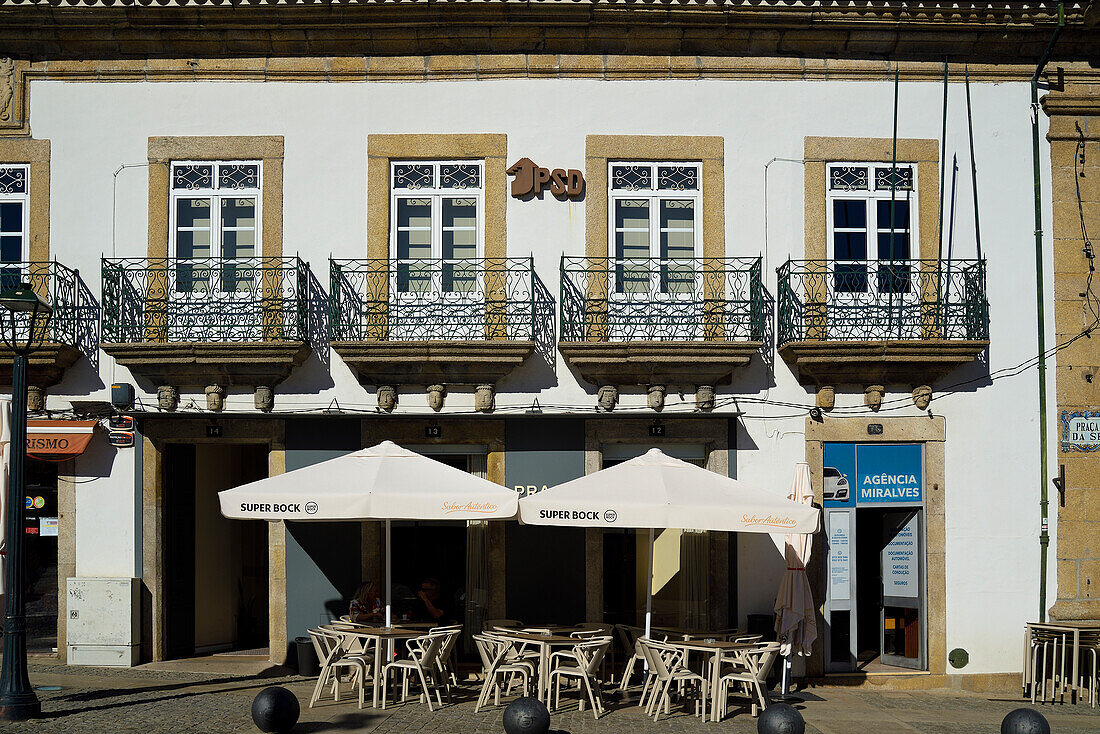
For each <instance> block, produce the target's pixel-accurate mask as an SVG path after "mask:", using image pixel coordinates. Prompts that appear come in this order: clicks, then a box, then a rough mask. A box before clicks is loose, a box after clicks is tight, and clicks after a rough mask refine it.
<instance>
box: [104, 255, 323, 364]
mask: <svg viewBox="0 0 1100 734" xmlns="http://www.w3.org/2000/svg"><path fill="white" fill-rule="evenodd" d="M308 282H309V265H308V264H307V263H305V262H304V261H302V260H301V259H299V258H297V257H286V258H277V257H265V258H256V259H250V260H229V259H225V258H208V259H203V260H180V259H175V258H152V259H148V260H146V259H130V260H108V259H104V260H103V341H104V342H107V343H137V342H251V341H307V310H308V303H307V293H308V290H307V289H308Z"/></svg>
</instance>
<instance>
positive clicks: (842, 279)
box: [833, 263, 867, 293]
mask: <svg viewBox="0 0 1100 734" xmlns="http://www.w3.org/2000/svg"><path fill="white" fill-rule="evenodd" d="M833 290H834V291H836V292H838V293H865V292H866V291H867V266H866V265H863V264H859V263H836V264H835V265H834V266H833Z"/></svg>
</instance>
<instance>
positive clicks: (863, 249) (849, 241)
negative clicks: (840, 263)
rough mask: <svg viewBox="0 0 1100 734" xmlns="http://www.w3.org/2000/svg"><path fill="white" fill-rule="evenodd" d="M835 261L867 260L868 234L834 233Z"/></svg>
mask: <svg viewBox="0 0 1100 734" xmlns="http://www.w3.org/2000/svg"><path fill="white" fill-rule="evenodd" d="M833 259H834V260H866V259H867V233H866V232H833Z"/></svg>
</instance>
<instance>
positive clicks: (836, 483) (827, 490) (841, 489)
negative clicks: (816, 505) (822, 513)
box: [822, 466, 848, 502]
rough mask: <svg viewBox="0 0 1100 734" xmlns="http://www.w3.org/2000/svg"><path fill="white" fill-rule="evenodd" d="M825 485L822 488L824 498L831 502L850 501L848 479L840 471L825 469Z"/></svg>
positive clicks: (828, 467)
mask: <svg viewBox="0 0 1100 734" xmlns="http://www.w3.org/2000/svg"><path fill="white" fill-rule="evenodd" d="M823 476H824V478H825V484H824V486H823V487H822V497H823V499H825V500H827V501H829V502H847V501H848V478H847V477H845V476H844V475H843V474H841V473H840V470H839V469H834V468H833V467H831V466H827V467H825V471H824V473H823Z"/></svg>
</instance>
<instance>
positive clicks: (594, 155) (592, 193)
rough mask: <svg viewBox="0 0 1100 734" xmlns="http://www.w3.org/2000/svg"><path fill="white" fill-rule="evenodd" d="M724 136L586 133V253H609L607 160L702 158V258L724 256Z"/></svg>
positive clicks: (592, 254) (679, 160) (604, 254)
mask: <svg viewBox="0 0 1100 734" xmlns="http://www.w3.org/2000/svg"><path fill="white" fill-rule="evenodd" d="M724 150H725V141H724V139H723V138H722V137H721V136H717V135H588V136H586V137H585V141H584V167H585V171H586V173H585V175H586V176H587V177H588V181H587V182H586V183H585V254H586V255H587V256H588V257H590V258H599V259H604V258H607V257H608V219H607V202H608V186H607V170H608V169H607V166H608V163H609V162H610V161H614V160H629V161H654V162H659V161H677V162H683V161H700V162H702V164H703V175H702V181H701V184H700V185H701V186H702V196H703V212H702V232H701V233H700V236H701V237H702V240H703V246H702V249H701V251H700V252H701V256H702V257H725V255H726V222H725V218H726V215H725V191H726V187H725V179H724V177H725V152H724Z"/></svg>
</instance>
